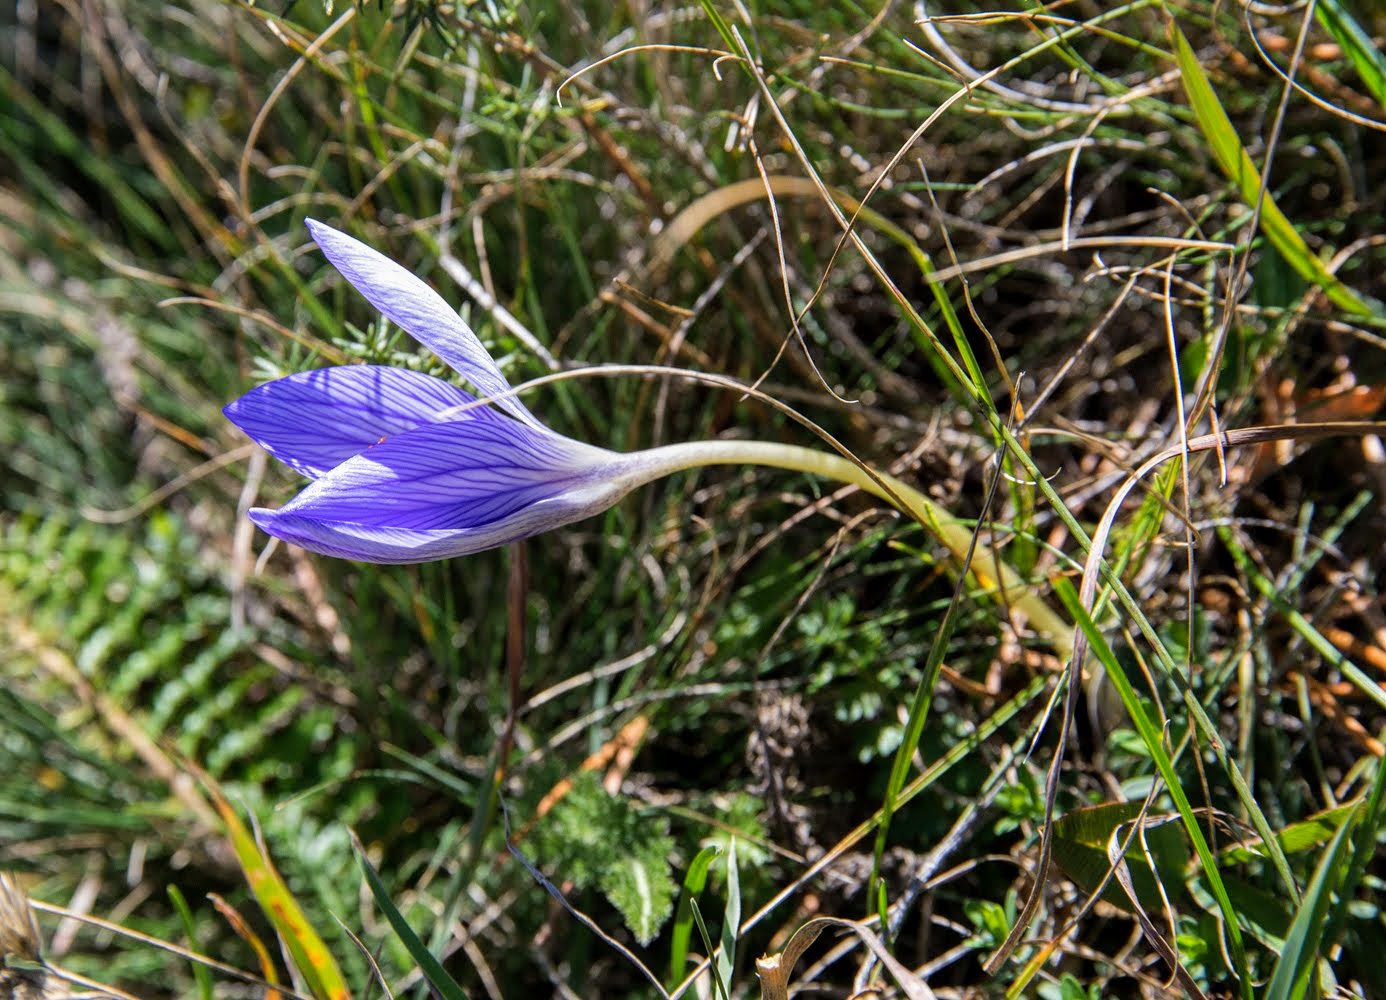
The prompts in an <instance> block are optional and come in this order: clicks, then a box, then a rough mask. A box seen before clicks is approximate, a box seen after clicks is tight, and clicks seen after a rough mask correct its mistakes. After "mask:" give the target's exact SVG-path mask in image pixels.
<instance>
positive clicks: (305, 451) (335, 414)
mask: <svg viewBox="0 0 1386 1000" xmlns="http://www.w3.org/2000/svg"><path fill="white" fill-rule="evenodd" d="M470 402H473V397H472V396H470V395H469V394H467V393H465V392H463V391H462V390H461V389H458V388H456V387H455V386H452V385H449V384H448V383H447V382H444V381H443V380H442V379H436V378H434V377H433V376H431V375H424V374H423V373H421V372H414V371H409V370H407V369H404V368H384V367H380V366H378V365H346V366H343V367H339V368H320V369H318V370H316V371H310V372H301V373H300V374H297V375H290V376H288V377H287V378H281V379H276V380H275V381H273V382H267V383H265V384H264V385H262V386H259V387H258V388H255V389H252V390H250V392H248V393H246V394H245V395H244V396H242V397H241V398H240V399H238V400H236V401H235V402H233V403H231V404H229V405H228V406H227V407H226V408H225V409H224V410H223V411H222V412H224V413H225V414H226V416H227V417H229V418H230V419H231V421H232V422H233V423H235V424H236V426H238V427H239V428H240V429H241V430H243V431H245V432H246V433H247V434H249V435H250V436H251V437H252V438H254V439H255V440H256V441H257V442H258V443H259V444H260V445H262V446H263V447H264V448H265V450H266V451H268V452H269V453H270V454H271V455H273V456H274V457H275V458H277V459H279V460H280V461H281V462H283V463H284V464H285V465H288V466H289V467H290V468H292V469H295V470H296V471H298V472H301V473H303V474H304V475H305V476H308V477H310V478H313V479H316V478H317V477H319V476H321V475H323V474H324V473H326V472H327V471H329V470H330V469H334V468H336V467H337V466H338V465H341V464H342V463H343V462H345V461H346V460H347V459H349V458H352V457H354V456H356V455H358V454H360V453H361V452H363V451H365V450H366V449H367V448H369V447H371V446H372V445H375V444H378V443H379V442H380V440H381V439H382V438H390V437H393V436H395V435H397V434H402V433H404V432H405V431H407V430H411V429H413V428H415V427H418V426H419V425H420V424H425V423H430V422H432V421H435V420H437V419H438V418H439V414H440V413H442V412H443V411H446V410H449V409H451V408H453V407H457V406H462V405H464V404H466V403H470ZM468 417H475V418H478V419H486V420H493V421H494V420H500V419H501V418H500V417H498V416H497V415H496V414H495V412H494V411H493V410H491V409H490V408H489V407H485V406H479V407H475V408H474V409H471V410H468V411H466V413H465V414H463V415H461V416H458V415H456V414H450V415H448V416H447V417H446V418H445V419H447V420H450V421H457V420H463V419H466V418H468Z"/></svg>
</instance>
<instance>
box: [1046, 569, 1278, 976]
mask: <svg viewBox="0 0 1386 1000" xmlns="http://www.w3.org/2000/svg"><path fill="white" fill-rule="evenodd" d="M1054 589H1055V592H1056V593H1057V594H1058V595H1059V598H1060V599H1061V600H1062V601H1063V602H1064V606H1065V607H1066V608H1067V609H1068V612H1069V614H1070V615H1072V616H1073V620H1074V622H1075V623H1077V625H1078V627H1079V628H1081V629H1082V630H1083V634H1084V635H1085V636H1086V637H1087V640H1088V644H1089V646H1090V647H1091V649H1092V654H1093V656H1095V657H1096V658H1097V659H1098V661H1099V662H1101V664H1102V665H1103V666H1104V667H1105V668H1106V669H1107V677H1108V679H1110V680H1111V682H1112V686H1113V687H1115V688H1116V689H1117V694H1118V695H1119V696H1120V697H1121V703H1122V705H1124V706H1125V708H1126V712H1127V715H1129V716H1130V718H1131V723H1132V725H1134V726H1135V728H1136V732H1137V733H1139V734H1140V737H1141V740H1142V741H1143V742H1144V743H1145V747H1146V750H1147V752H1149V754H1150V759H1151V760H1152V761H1154V763H1155V768H1156V770H1158V771H1159V772H1160V777H1161V779H1162V780H1163V781H1164V783H1165V788H1166V789H1167V790H1168V792H1169V796H1170V798H1171V799H1173V800H1174V805H1175V808H1177V809H1178V810H1179V815H1180V817H1181V818H1182V819H1183V821H1184V829H1185V831H1186V832H1187V833H1188V835H1189V840H1190V841H1191V842H1192V843H1193V846H1194V851H1195V852H1196V853H1197V854H1198V860H1199V862H1200V863H1201V864H1202V866H1203V872H1204V876H1205V877H1206V878H1207V880H1208V887H1209V889H1210V890H1211V891H1212V893H1213V898H1214V899H1216V900H1217V902H1218V908H1219V910H1221V912H1222V917H1223V926H1224V927H1225V929H1226V931H1227V937H1228V944H1229V945H1230V947H1231V950H1232V966H1233V971H1234V972H1235V974H1236V976H1237V978H1238V981H1239V988H1240V990H1241V994H1242V996H1243V997H1245V998H1247V1000H1250V997H1251V973H1250V968H1249V966H1248V964H1247V957H1246V945H1245V944H1244V943H1243V941H1242V931H1241V928H1240V927H1239V926H1238V924H1237V911H1236V909H1235V908H1234V907H1233V905H1232V900H1231V899H1230V898H1228V895H1227V887H1226V886H1224V885H1223V882H1222V877H1221V876H1220V875H1219V873H1218V866H1217V858H1216V857H1215V856H1214V855H1213V851H1212V849H1211V848H1210V847H1209V846H1208V841H1207V839H1206V838H1205V837H1204V836H1203V830H1202V828H1201V827H1200V826H1199V825H1198V819H1197V817H1196V816H1195V815H1194V811H1193V806H1192V805H1191V804H1190V802H1189V798H1188V796H1187V795H1185V794H1184V787H1183V785H1182V784H1180V781H1179V775H1178V774H1177V773H1176V772H1175V770H1174V762H1173V761H1172V760H1170V757H1169V754H1168V753H1167V752H1166V751H1165V745H1164V739H1163V736H1162V734H1161V732H1160V730H1159V728H1158V727H1157V726H1156V725H1155V723H1154V722H1152V721H1151V719H1150V716H1149V715H1147V714H1146V711H1145V706H1144V705H1142V704H1141V700H1140V697H1139V696H1138V695H1137V694H1136V689H1135V688H1134V687H1132V685H1131V681H1130V680H1129V679H1128V678H1127V676H1126V672H1125V671H1124V670H1123V669H1122V666H1121V663H1120V662H1119V661H1118V660H1117V658H1116V655H1115V654H1114V653H1113V652H1112V648H1111V646H1109V645H1108V644H1107V639H1106V637H1105V636H1104V635H1103V634H1102V632H1101V631H1100V630H1099V629H1098V627H1097V625H1096V624H1095V623H1094V622H1093V620H1092V618H1091V617H1090V616H1089V615H1088V612H1087V609H1086V608H1084V607H1083V603H1082V601H1081V600H1080V599H1079V597H1078V592H1077V591H1076V590H1075V589H1074V588H1073V585H1072V584H1071V583H1069V582H1068V581H1067V580H1064V579H1060V580H1057V581H1056V582H1055V588H1054ZM1074 669H1078V665H1077V664H1075V665H1074Z"/></svg>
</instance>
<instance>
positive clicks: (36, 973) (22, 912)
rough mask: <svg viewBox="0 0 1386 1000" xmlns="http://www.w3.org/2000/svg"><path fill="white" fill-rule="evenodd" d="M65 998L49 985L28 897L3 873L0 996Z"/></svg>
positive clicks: (0, 888) (35, 999) (42, 999)
mask: <svg viewBox="0 0 1386 1000" xmlns="http://www.w3.org/2000/svg"><path fill="white" fill-rule="evenodd" d="M66 995H67V994H66V991H65V990H64V989H63V988H62V986H61V984H59V983H53V982H50V976H49V972H48V969H47V967H46V966H45V964H44V961H43V938H42V937H41V936H40V934H39V927H38V921H36V920H35V919H34V911H33V910H32V909H31V908H30V906H29V897H28V896H26V895H25V893H24V890H23V889H21V888H20V886H19V881H18V880H17V879H16V878H15V877H14V876H13V875H11V874H9V873H8V872H0V996H3V997H12V998H14V1000H56V998H57V997H60V996H66Z"/></svg>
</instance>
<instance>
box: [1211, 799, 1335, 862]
mask: <svg viewBox="0 0 1386 1000" xmlns="http://www.w3.org/2000/svg"><path fill="white" fill-rule="evenodd" d="M1356 809H1357V803H1356V802H1352V803H1349V804H1348V805H1345V806H1338V807H1337V808H1336V809H1325V810H1324V811H1323V812H1321V813H1316V814H1314V815H1313V816H1310V817H1309V818H1308V819H1304V820H1300V821H1299V822H1298V823H1291V824H1290V825H1289V826H1287V827H1285V828H1284V829H1283V830H1281V831H1280V832H1279V833H1277V834H1276V840H1278V841H1280V848H1281V850H1283V851H1284V852H1285V853H1286V854H1297V853H1299V852H1300V851H1307V850H1309V849H1310V848H1312V847H1318V846H1319V845H1320V844H1326V843H1328V842H1329V841H1330V840H1331V839H1333V836H1334V835H1335V834H1336V833H1337V832H1338V830H1339V828H1341V827H1342V825H1343V824H1344V823H1345V822H1347V821H1348V820H1349V819H1351V818H1352V814H1353V812H1354V811H1356ZM1268 856H1269V854H1268V852H1267V851H1266V848H1265V844H1264V843H1263V842H1262V841H1261V839H1260V838H1259V837H1258V838H1256V839H1255V840H1249V841H1245V842H1243V843H1240V844H1232V845H1230V846H1228V847H1226V848H1224V849H1223V852H1222V857H1223V860H1225V861H1229V862H1230V861H1252V860H1260V859H1263V858H1266V857H1268Z"/></svg>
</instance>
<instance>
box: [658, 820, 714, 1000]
mask: <svg viewBox="0 0 1386 1000" xmlns="http://www.w3.org/2000/svg"><path fill="white" fill-rule="evenodd" d="M720 853H721V848H719V847H717V846H716V845H713V846H710V847H704V848H703V849H702V850H701V851H699V852H698V853H697V855H695V856H694V858H693V860H692V861H691V862H690V863H689V865H688V874H686V875H684V877H683V889H682V891H680V892H679V902H678V915H677V916H676V917H675V918H674V929H673V932H672V933H671V934H670V943H669V980H670V983H671V984H677V983H679V982H681V981H682V980H683V976H684V965H685V964H686V963H687V962H688V942H689V939H690V938H692V936H693V907H692V902H693V900H694V899H695V898H697V896H698V894H699V893H700V892H702V891H703V890H704V889H705V888H707V873H708V869H709V868H711V867H712V862H713V860H714V859H715V858H716V857H717V855H718V854H720Z"/></svg>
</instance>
